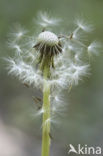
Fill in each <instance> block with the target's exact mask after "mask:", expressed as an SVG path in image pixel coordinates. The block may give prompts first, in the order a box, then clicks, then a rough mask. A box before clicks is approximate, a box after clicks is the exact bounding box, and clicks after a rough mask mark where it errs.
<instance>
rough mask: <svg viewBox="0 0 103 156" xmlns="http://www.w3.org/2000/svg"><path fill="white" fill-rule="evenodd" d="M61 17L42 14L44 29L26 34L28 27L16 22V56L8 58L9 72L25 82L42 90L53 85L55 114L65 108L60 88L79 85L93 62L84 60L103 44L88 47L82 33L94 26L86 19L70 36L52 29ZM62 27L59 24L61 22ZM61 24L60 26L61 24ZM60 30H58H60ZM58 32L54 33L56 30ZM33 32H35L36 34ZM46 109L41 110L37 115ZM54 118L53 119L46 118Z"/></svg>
mask: <svg viewBox="0 0 103 156" xmlns="http://www.w3.org/2000/svg"><path fill="white" fill-rule="evenodd" d="M58 22H59V20H58V19H56V18H51V17H50V16H49V15H48V14H46V13H42V14H41V13H40V14H39V19H38V21H37V23H38V24H40V25H41V26H42V27H43V28H45V29H43V31H41V30H40V31H39V32H38V34H37V33H36V32H34V33H33V34H32V35H31V36H27V35H25V34H26V32H27V31H26V30H25V29H24V28H22V27H21V26H20V25H17V27H15V29H14V30H13V31H12V33H11V36H12V37H13V40H12V39H11V40H10V42H9V47H10V48H12V49H13V50H14V51H15V52H16V55H14V57H12V58H11V57H9V58H6V59H5V60H6V61H7V68H8V70H9V74H12V75H14V76H15V77H18V78H19V80H20V81H21V82H22V83H27V84H28V85H29V86H32V87H37V88H39V89H41V90H42V91H43V83H46V84H48V85H50V87H51V96H50V101H51V109H52V112H51V113H52V114H53V116H55V114H59V113H61V112H62V111H63V110H64V108H65V107H64V103H63V101H64V100H62V98H61V97H62V94H61V91H62V90H63V89H68V88H69V87H70V86H75V85H78V83H79V81H81V80H82V79H83V77H85V76H88V75H89V73H90V64H89V63H88V62H86V60H85V59H84V58H85V57H87V60H88V58H89V55H98V53H99V51H101V50H100V49H101V45H100V44H99V43H98V42H96V41H94V42H92V43H91V44H89V46H87V45H85V43H84V41H83V40H82V37H81V32H82V33H84V31H85V32H90V31H91V30H92V26H91V25H88V24H87V23H86V22H84V20H77V21H76V26H77V27H76V28H75V30H74V31H73V32H72V33H70V35H69V33H68V32H70V30H68V32H67V35H60V34H61V31H60V33H59V34H58V33H57V32H56V31H53V28H54V26H56V25H57V24H58ZM58 26H59V25H58ZM60 26H61V25H60ZM58 30H59V29H58ZM54 32H55V33H54ZM34 34H36V35H35V36H34ZM46 63H47V64H48V68H49V70H50V75H49V76H48V78H46V79H45V78H44V77H43V71H44V67H45V64H46ZM44 111H45V110H43V109H40V110H39V112H38V114H37V115H40V114H42V113H43V112H44ZM48 120H51V121H52V120H53V118H50V119H47V122H48Z"/></svg>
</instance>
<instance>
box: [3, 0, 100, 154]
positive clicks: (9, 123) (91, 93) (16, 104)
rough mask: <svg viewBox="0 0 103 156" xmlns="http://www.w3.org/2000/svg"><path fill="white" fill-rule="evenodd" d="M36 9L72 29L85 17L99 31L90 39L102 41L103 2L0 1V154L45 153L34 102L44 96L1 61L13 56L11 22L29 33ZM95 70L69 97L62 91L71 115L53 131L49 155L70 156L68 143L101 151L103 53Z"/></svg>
mask: <svg viewBox="0 0 103 156" xmlns="http://www.w3.org/2000/svg"><path fill="white" fill-rule="evenodd" d="M38 11H48V12H50V13H51V14H52V13H53V15H57V16H59V17H61V18H63V20H64V21H65V23H66V25H68V30H69V24H71V23H72V22H73V20H74V18H76V17H77V16H79V15H80V16H82V17H86V20H89V21H90V22H91V23H93V24H94V27H95V31H94V32H93V33H91V34H90V35H89V40H94V39H96V40H99V41H100V42H101V43H102V42H103V0H51V1H50V0H43V1H42V0H0V156H40V153H41V118H39V119H38V118H35V116H34V102H33V100H32V96H35V95H36V94H38V95H39V94H41V93H40V92H39V91H37V90H36V89H35V88H34V89H28V88H26V87H25V86H23V85H22V84H21V83H20V82H19V81H18V80H17V79H15V78H14V77H11V76H9V75H8V74H7V70H6V69H5V61H4V60H3V59H2V58H3V57H6V56H8V55H9V54H10V50H8V48H7V46H6V45H7V40H8V37H7V36H8V33H9V30H10V28H11V27H12V25H13V23H18V22H19V23H21V24H22V25H24V26H25V27H28V26H29V29H30V25H29V23H30V22H31V20H32V19H33V18H35V17H36V14H37V12H38ZM63 29H64V30H65V28H63ZM91 68H92V69H91V76H90V77H89V78H87V79H85V80H84V81H83V82H82V83H81V84H79V85H78V86H77V87H75V88H73V89H72V91H71V92H70V93H68V92H67V91H66V90H65V91H63V95H64V97H65V99H66V102H67V103H68V105H67V114H66V115H65V116H64V117H63V116H62V117H61V119H60V123H59V124H57V125H55V126H54V127H53V128H52V135H53V140H52V145H51V156H67V155H68V154H67V153H68V146H69V144H73V145H74V146H75V147H77V145H78V144H81V145H85V144H87V145H88V146H94V147H95V146H101V147H102V149H103V53H101V54H100V55H99V56H98V57H96V58H95V59H93V60H92V64H91ZM40 96H41V95H40ZM71 155H72V156H73V154H71Z"/></svg>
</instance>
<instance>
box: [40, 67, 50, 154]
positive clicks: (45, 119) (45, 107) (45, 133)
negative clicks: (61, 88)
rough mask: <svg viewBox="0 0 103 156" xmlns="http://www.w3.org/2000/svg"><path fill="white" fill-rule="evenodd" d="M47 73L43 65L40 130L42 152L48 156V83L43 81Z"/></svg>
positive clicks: (46, 68)
mask: <svg viewBox="0 0 103 156" xmlns="http://www.w3.org/2000/svg"><path fill="white" fill-rule="evenodd" d="M48 75H49V68H48V67H47V66H45V68H44V71H43V76H44V86H43V110H44V112H43V130H42V154H41V156H49V153H50V85H49V84H48V83H47V81H45V79H47V78H48Z"/></svg>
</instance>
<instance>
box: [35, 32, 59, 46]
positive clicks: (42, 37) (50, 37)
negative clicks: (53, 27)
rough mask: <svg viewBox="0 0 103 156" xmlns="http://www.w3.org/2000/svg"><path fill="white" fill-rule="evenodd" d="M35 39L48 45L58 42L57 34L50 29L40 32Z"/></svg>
mask: <svg viewBox="0 0 103 156" xmlns="http://www.w3.org/2000/svg"><path fill="white" fill-rule="evenodd" d="M37 40H38V42H39V43H44V44H46V45H49V46H55V45H57V44H58V42H59V39H58V37H57V35H55V34H54V33H52V32H50V31H44V32H42V33H40V34H39V36H38V39H37Z"/></svg>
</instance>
